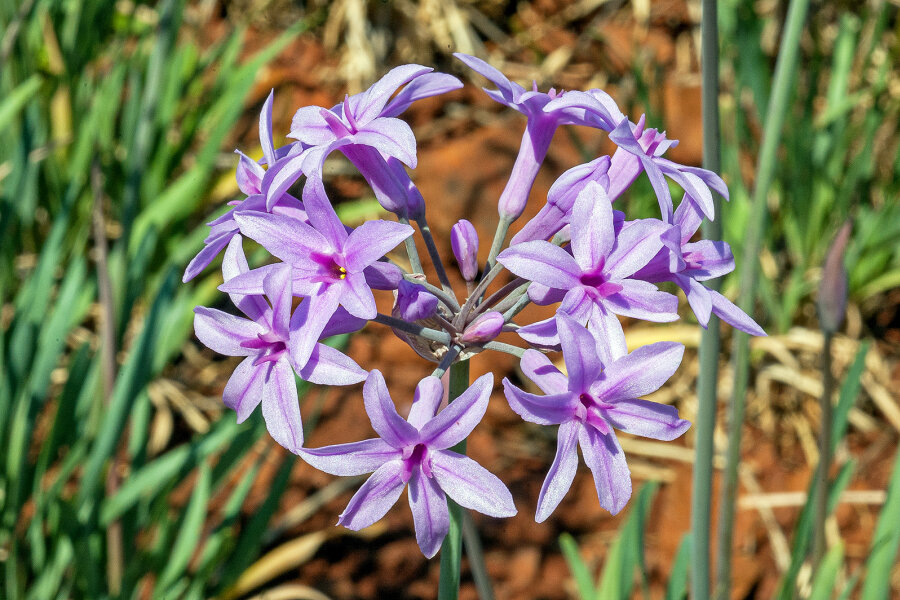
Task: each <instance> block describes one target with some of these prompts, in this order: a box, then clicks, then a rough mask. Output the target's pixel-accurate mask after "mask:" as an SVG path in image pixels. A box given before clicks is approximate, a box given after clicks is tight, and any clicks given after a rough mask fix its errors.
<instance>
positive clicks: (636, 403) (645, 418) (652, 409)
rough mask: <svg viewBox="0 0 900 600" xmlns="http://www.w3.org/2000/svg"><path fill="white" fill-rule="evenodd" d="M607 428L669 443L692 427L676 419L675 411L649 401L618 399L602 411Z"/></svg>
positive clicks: (665, 405)
mask: <svg viewBox="0 0 900 600" xmlns="http://www.w3.org/2000/svg"><path fill="white" fill-rule="evenodd" d="M601 413H602V414H603V418H604V419H606V420H607V421H609V423H610V425H612V426H613V427H615V428H616V429H620V430H622V431H624V432H625V433H631V434H633V435H639V436H641V437H647V438H653V439H654V440H663V441H666V442H669V441H671V440H674V439H675V438H677V437H680V436H681V434H683V433H684V432H685V431H687V430H688V428H690V426H691V422H690V421H686V420H684V419H680V418H679V417H678V409H677V408H675V407H674V406H669V405H668V404H659V403H658V402H650V401H649V400H620V401H619V402H616V403H615V404H613V405H612V406H610V407H606V408H604V409H601Z"/></svg>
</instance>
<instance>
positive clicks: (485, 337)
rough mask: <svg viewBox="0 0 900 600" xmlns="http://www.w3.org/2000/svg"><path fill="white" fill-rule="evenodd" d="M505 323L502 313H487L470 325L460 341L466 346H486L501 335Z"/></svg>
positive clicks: (493, 311)
mask: <svg viewBox="0 0 900 600" xmlns="http://www.w3.org/2000/svg"><path fill="white" fill-rule="evenodd" d="M505 323H506V321H505V320H504V319H503V315H502V314H501V313H499V312H497V311H495V310H492V311H490V312H486V313H484V314H482V315H479V316H478V318H476V319H475V320H474V321H472V322H471V323H469V324H468V325H467V326H466V328H465V330H464V331H463V332H462V335H461V336H460V338H459V339H460V341H461V342H463V343H466V344H484V343H486V342H489V341H491V340H492V339H494V338H495V337H497V336H498V335H500V332H501V331H502V330H503V325H504V324H505Z"/></svg>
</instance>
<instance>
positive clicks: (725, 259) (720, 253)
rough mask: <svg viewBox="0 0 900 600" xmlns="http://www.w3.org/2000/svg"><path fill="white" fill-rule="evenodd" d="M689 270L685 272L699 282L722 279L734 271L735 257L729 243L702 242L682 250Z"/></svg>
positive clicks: (685, 246) (686, 246) (686, 245)
mask: <svg viewBox="0 0 900 600" xmlns="http://www.w3.org/2000/svg"><path fill="white" fill-rule="evenodd" d="M682 250H683V252H684V260H685V262H687V268H686V269H685V270H684V271H683V273H684V274H685V275H688V276H690V277H691V278H692V279H696V280H697V281H706V280H708V279H715V278H716V277H722V276H723V275H727V274H728V273H731V272H732V271H734V255H733V254H732V253H731V247H730V246H729V245H728V243H727V242H717V241H713V240H700V241H699V242H694V243H691V244H685V245H684V246H683V248H682Z"/></svg>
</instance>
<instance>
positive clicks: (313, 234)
mask: <svg viewBox="0 0 900 600" xmlns="http://www.w3.org/2000/svg"><path fill="white" fill-rule="evenodd" d="M321 193H322V196H320V197H316V198H315V201H307V202H306V209H307V214H308V215H309V220H310V223H311V225H308V224H306V223H304V222H302V221H300V220H297V219H292V218H290V217H284V216H281V215H274V214H266V213H239V214H237V215H235V220H236V221H237V223H238V225H239V226H240V228H241V233H242V234H244V235H246V236H247V237H249V238H251V239H253V240H256V241H257V242H258V243H259V244H260V245H262V246H263V247H264V248H265V249H266V250H268V251H269V252H271V253H272V255H273V256H275V257H277V258H279V259H281V260H283V261H284V262H285V263H287V264H289V265H291V267H292V269H293V278H292V290H293V292H294V293H298V294H299V295H302V296H305V297H307V299H306V300H304V304H307V318H306V320H305V322H304V324H303V327H301V328H300V330H299V332H298V334H297V336H298V337H297V346H296V352H297V360H298V361H300V362H301V363H302V362H304V361H306V360H307V359H308V358H309V356H310V353H311V352H312V351H313V348H314V347H315V344H316V342H317V341H318V340H319V337H320V335H321V333H322V330H323V329H324V328H325V325H326V324H327V323H328V320H329V319H330V318H331V316H332V315H333V314H334V313H335V311H337V309H338V306H343V307H344V308H345V309H347V312H349V313H350V314H351V315H353V316H354V317H358V318H360V319H366V320H369V319H374V318H375V316H376V314H377V310H376V308H375V297H374V296H373V295H372V289H371V287H370V285H369V283H368V282H367V281H366V275H365V273H364V271H365V270H366V269H367V268H369V267H371V266H372V265H373V264H375V263H377V262H378V260H379V259H381V258H382V257H383V256H384V255H385V254H386V253H387V252H389V251H391V250H392V249H393V248H394V247H396V246H397V244H399V243H400V242H402V241H403V240H405V239H406V238H408V237H409V236H410V235H412V233H413V228H412V227H410V226H409V225H404V224H402V223H393V222H389V221H380V220H376V221H366V222H365V223H363V224H362V225H360V226H359V227H357V228H356V229H354V230H353V231H352V232H351V233H350V234H348V233H347V230H346V229H345V228H344V225H343V224H342V223H341V222H340V220H339V219H338V217H337V214H335V212H334V209H333V208H332V207H331V204H330V203H329V202H328V198H327V197H324V189H322V190H321ZM222 289H228V288H227V287H225V286H223V288H222Z"/></svg>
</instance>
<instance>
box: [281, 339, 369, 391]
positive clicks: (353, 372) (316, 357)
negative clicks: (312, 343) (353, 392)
mask: <svg viewBox="0 0 900 600" xmlns="http://www.w3.org/2000/svg"><path fill="white" fill-rule="evenodd" d="M294 368H296V365H295V366H294ZM297 373H298V374H299V375H300V377H301V378H302V379H304V380H305V381H309V382H310V383H315V384H317V385H353V384H354V383H359V382H360V381H363V380H364V379H365V378H366V376H367V375H368V373H367V372H366V371H364V370H363V369H362V368H361V367H360V366H359V365H358V364H356V361H354V360H353V359H352V358H350V357H349V356H347V355H346V354H344V353H343V352H341V351H340V350H338V349H336V348H332V347H331V346H326V345H325V344H316V347H315V348H313V351H312V354H310V356H309V360H308V361H307V362H306V365H305V366H304V367H302V368H300V369H297Z"/></svg>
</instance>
